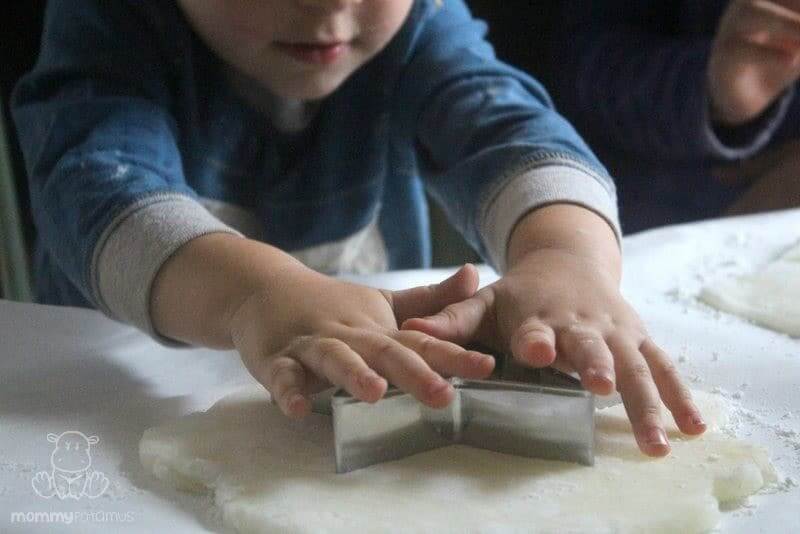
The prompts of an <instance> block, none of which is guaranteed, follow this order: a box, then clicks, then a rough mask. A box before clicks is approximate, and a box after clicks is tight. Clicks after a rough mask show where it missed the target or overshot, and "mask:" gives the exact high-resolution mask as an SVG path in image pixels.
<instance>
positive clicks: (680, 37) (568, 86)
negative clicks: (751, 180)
mask: <svg viewBox="0 0 800 534" xmlns="http://www.w3.org/2000/svg"><path fill="white" fill-rule="evenodd" d="M563 4H564V5H563V7H562V12H561V17H560V19H559V20H558V23H557V24H556V29H555V31H554V39H553V41H552V43H551V55H553V56H554V57H557V58H558V61H557V62H556V66H554V67H553V70H554V72H553V73H552V74H553V75H552V78H553V80H554V84H555V85H554V91H555V93H556V95H557V96H556V100H557V102H558V103H559V105H560V106H562V109H563V110H564V113H565V114H566V115H567V116H568V117H570V118H571V119H572V120H573V121H575V124H576V126H577V127H578V128H579V129H580V130H581V131H582V132H583V133H585V134H586V136H587V137H588V138H589V139H591V140H592V141H596V142H599V143H603V145H604V146H607V147H609V148H612V149H615V150H618V151H621V152H623V153H629V154H632V155H634V156H637V157H644V158H648V159H650V160H658V159H661V160H671V161H709V160H710V161H715V160H717V161H725V160H733V159H738V158H744V157H748V156H751V155H752V154H754V153H756V152H757V151H758V150H760V149H761V148H763V147H764V146H765V145H766V144H767V143H768V142H769V141H770V140H771V138H772V136H773V135H774V133H775V132H776V131H777V129H778V127H779V126H780V123H781V121H782V120H783V118H784V116H785V114H786V111H787V108H788V107H789V105H790V102H791V100H792V99H793V98H794V91H793V90H791V91H788V92H787V93H786V94H785V95H784V96H783V97H782V98H780V99H779V100H778V101H777V102H776V104H775V105H773V106H772V107H771V108H770V109H769V110H767V111H766V112H765V113H764V114H763V115H762V116H761V117H759V118H758V119H756V120H755V121H753V122H752V123H750V124H748V125H746V126H743V127H741V128H731V129H722V128H716V127H715V126H714V125H713V124H712V122H711V120H710V117H709V112H708V108H709V106H708V99H707V84H706V71H707V65H708V59H709V56H710V53H711V45H712V37H711V36H709V35H704V34H701V33H697V34H688V33H686V32H683V31H682V30H681V28H680V27H679V25H678V24H677V22H676V20H677V17H678V15H679V13H680V10H681V4H682V2H677V1H673V2H663V1H660V0H637V1H634V2H626V1H622V0H590V1H585V0H580V1H578V0H567V1H565V2H563ZM704 22H709V21H704ZM710 22H716V21H710Z"/></svg>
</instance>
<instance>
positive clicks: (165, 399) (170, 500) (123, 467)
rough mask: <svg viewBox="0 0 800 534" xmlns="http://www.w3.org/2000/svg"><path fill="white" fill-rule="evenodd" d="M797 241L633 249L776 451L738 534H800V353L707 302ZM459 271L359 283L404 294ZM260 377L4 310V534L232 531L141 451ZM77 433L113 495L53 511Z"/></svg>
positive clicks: (222, 360) (200, 356)
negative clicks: (703, 290)
mask: <svg viewBox="0 0 800 534" xmlns="http://www.w3.org/2000/svg"><path fill="white" fill-rule="evenodd" d="M797 240H800V210H795V211H791V212H783V213H778V214H772V215H763V216H756V217H747V218H737V219H728V220H719V221H711V222H706V223H701V224H692V225H686V226H677V227H669V228H664V229H660V230H656V231H652V232H647V233H644V234H640V235H636V236H632V237H629V238H626V240H625V243H624V248H625V256H626V261H625V277H624V282H623V289H624V292H625V294H626V296H627V297H628V298H629V299H630V300H631V301H632V302H633V304H634V305H635V306H636V308H637V309H638V310H639V312H640V313H641V315H642V316H643V318H644V319H645V321H646V323H647V324H648V326H649V328H650V331H651V333H652V334H653V336H654V337H655V338H656V340H657V341H658V342H659V343H660V344H661V345H662V346H663V347H664V348H666V349H667V350H668V351H669V352H670V353H671V354H672V356H673V358H674V359H675V360H676V361H677V362H678V366H679V368H680V370H681V371H682V372H683V374H684V375H685V376H686V378H687V379H688V380H689V381H690V382H691V384H692V386H693V387H696V388H699V389H704V390H716V391H717V392H719V393H721V394H725V395H727V396H729V397H730V398H731V399H732V400H733V402H734V403H736V404H737V408H736V410H735V413H734V415H735V422H736V429H737V434H738V435H739V436H740V437H741V438H743V439H747V440H750V441H753V442H756V443H760V444H762V445H763V446H765V447H766V448H767V449H768V450H769V452H770V456H771V458H772V459H773V462H774V464H775V466H776V467H777V468H778V470H779V471H780V473H781V487H780V488H778V489H774V490H773V491H772V492H770V493H765V494H761V495H757V496H755V497H752V498H751V499H749V501H748V502H747V503H743V504H742V505H741V506H740V507H738V508H735V509H732V510H729V511H728V512H726V513H725V517H724V520H723V523H722V525H721V528H720V530H721V531H723V532H731V533H752V532H770V533H772V532H800V514H798V512H797V509H798V505H800V488H798V487H797V485H794V486H793V485H792V483H793V482H795V483H800V433H799V432H798V431H799V430H800V341H797V340H792V339H790V338H788V337H786V336H782V335H779V334H776V333H773V332H770V331H768V330H764V329H762V328H759V327H756V326H754V325H751V324H748V323H746V322H745V321H742V320H740V319H738V318H735V317H732V316H729V315H725V314H721V313H718V312H714V311H713V310H710V309H709V308H707V307H705V306H704V305H702V304H700V303H698V302H697V301H696V299H695V296H696V294H697V292H698V290H699V288H700V287H701V286H702V285H703V284H704V283H706V282H707V281H709V280H712V279H714V278H715V277H718V276H726V275H729V274H731V273H737V272H747V271H749V270H752V269H755V268H757V267H758V266H759V265H761V264H763V263H764V262H765V261H767V259H769V258H770V257H772V256H774V255H776V254H777V253H779V252H780V251H781V250H782V249H785V248H786V247H787V246H789V245H790V244H792V243H793V242H795V241H797ZM450 272H451V270H428V271H407V272H398V273H389V274H385V275H380V276H373V277H367V278H357V280H360V281H362V282H364V283H368V284H372V285H377V286H382V287H387V288H402V287H408V286H410V285H415V284H421V283H431V282H433V281H437V280H440V279H442V278H444V277H445V276H446V275H447V274H449V273H450ZM482 274H483V275H485V280H484V282H488V281H490V280H491V279H492V275H491V273H490V271H489V270H487V269H482ZM249 381H250V379H249V378H248V376H247V375H246V373H245V372H244V371H243V369H242V367H241V365H240V363H239V362H238V358H237V356H236V355H235V354H234V353H230V352H215V351H211V350H196V349H193V350H187V349H180V350H174V349H166V348H164V347H161V346H159V345H157V344H156V343H154V342H153V341H151V340H149V339H147V338H145V337H144V336H143V335H141V334H139V333H137V332H135V331H134V330H132V329H131V328H129V327H126V326H123V325H121V324H118V323H115V322H113V321H110V320H108V319H106V318H104V317H102V316H101V315H100V314H98V313H95V312H92V311H88V310H81V309H71V308H55V307H48V306H39V305H28V304H17V303H11V302H8V301H2V300H0V429H1V431H0V532H100V531H106V530H111V531H113V532H118V531H124V532H161V531H165V530H166V529H170V531H171V532H206V531H209V530H215V529H218V528H219V523H218V520H217V518H215V517H214V516H213V512H212V509H213V506H212V504H211V500H210V498H209V497H207V496H206V497H197V496H191V495H187V494H183V493H180V492H177V491H175V490H172V489H170V488H168V487H166V486H164V485H163V484H161V483H158V482H157V481H155V480H153V479H152V478H151V477H149V476H148V475H147V474H146V473H144V472H143V471H142V469H141V468H140V466H139V461H138V454H137V446H138V440H139V437H140V436H141V434H142V432H143V431H144V430H145V429H146V428H148V427H150V426H153V425H157V424H159V423H162V422H164V421H166V420H168V419H170V418H173V417H177V416H180V415H182V414H186V413H189V412H192V411H196V410H200V409H205V408H207V407H208V406H209V405H210V404H211V403H212V402H213V401H214V400H215V399H217V398H218V397H219V396H221V395H223V394H225V393H226V392H228V391H231V390H233V389H235V388H237V387H239V386H241V385H242V384H244V383H248V382H249ZM69 430H74V431H80V432H82V433H84V434H85V435H86V436H97V437H98V438H99V440H100V441H99V443H97V444H95V445H92V449H91V451H92V463H91V466H92V469H94V470H96V471H100V472H102V473H103V474H105V475H106V476H107V478H108V479H109V481H110V486H109V489H108V490H107V491H106V492H105V493H104V494H103V495H102V496H101V497H99V498H96V499H89V498H88V497H85V496H84V497H83V498H81V499H78V500H74V499H67V500H59V499H58V497H53V498H50V499H44V498H42V497H40V496H39V495H37V494H36V493H35V492H34V490H33V487H32V485H31V480H32V478H33V477H34V476H35V475H36V473H37V472H40V471H47V470H49V469H50V455H51V453H52V452H53V444H52V443H50V442H48V440H47V435H48V433H52V434H61V433H62V432H65V431H69ZM70 520H71V521H72V523H71V524H67V523H68V522H69V521H70ZM12 521H15V522H12Z"/></svg>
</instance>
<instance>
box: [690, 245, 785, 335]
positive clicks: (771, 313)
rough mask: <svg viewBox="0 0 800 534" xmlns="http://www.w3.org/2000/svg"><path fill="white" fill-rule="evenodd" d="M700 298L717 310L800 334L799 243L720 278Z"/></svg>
mask: <svg viewBox="0 0 800 534" xmlns="http://www.w3.org/2000/svg"><path fill="white" fill-rule="evenodd" d="M700 300H702V301H703V302H705V303H706V304H708V305H710V306H712V307H714V308H717V309H719V310H721V311H724V312H728V313H733V314H735V315H739V316H740V317H744V318H745V319H749V320H751V321H753V322H754V323H756V324H759V325H761V326H764V327H767V328H771V329H773V330H776V331H778V332H781V333H784V334H788V335H790V336H792V337H800V243H798V244H796V245H794V246H793V247H792V248H791V249H789V251H787V252H786V253H784V254H783V255H782V256H780V257H779V258H777V259H775V260H773V261H772V262H770V263H769V264H767V265H766V266H765V267H764V268H763V269H762V270H761V271H759V272H756V273H754V274H749V275H745V276H739V277H735V278H729V279H726V280H720V281H718V282H715V283H713V284H711V285H710V286H708V287H706V288H704V289H703V291H702V292H701V293H700Z"/></svg>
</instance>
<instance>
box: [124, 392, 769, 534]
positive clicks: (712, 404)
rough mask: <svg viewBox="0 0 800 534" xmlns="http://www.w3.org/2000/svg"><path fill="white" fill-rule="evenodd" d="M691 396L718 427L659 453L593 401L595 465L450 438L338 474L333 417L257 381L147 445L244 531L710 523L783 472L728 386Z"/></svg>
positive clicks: (689, 526) (155, 465)
mask: <svg viewBox="0 0 800 534" xmlns="http://www.w3.org/2000/svg"><path fill="white" fill-rule="evenodd" d="M696 401H697V403H698V406H699V407H700V409H701V411H702V412H703V413H704V416H705V418H706V421H707V422H708V423H709V426H710V427H711V428H710V430H709V431H708V432H706V434H705V435H704V436H703V437H702V438H699V439H683V438H681V437H680V434H679V433H678V432H677V430H676V429H675V428H674V426H673V427H670V429H669V430H668V431H669V434H670V439H671V442H672V446H673V452H672V454H671V455H670V456H669V457H667V458H665V459H650V458H647V457H645V456H643V455H642V454H641V453H639V451H638V449H637V448H636V444H635V441H634V439H633V436H632V434H631V432H630V425H629V423H628V421H627V417H626V416H625V413H624V410H623V408H622V406H621V405H618V406H614V407H612V408H607V409H605V410H601V411H599V412H598V414H597V436H596V455H597V457H596V464H595V466H594V467H585V466H580V465H576V464H570V463H565V462H554V461H544V460H533V459H529V458H519V457H515V456H508V455H504V454H498V453H493V452H489V451H484V450H478V449H473V448H469V447H466V446H452V447H447V448H443V449H438V450H435V451H430V452H427V453H422V454H418V455H416V456H412V457H409V458H406V459H403V460H400V461H397V462H392V463H386V464H381V465H377V466H373V467H370V468H366V469H362V470H359V471H354V472H352V473H348V474H346V475H337V474H335V473H334V457H333V441H332V440H333V436H332V430H331V424H330V420H329V419H328V418H327V417H326V416H322V415H316V414H313V415H311V416H309V417H308V418H306V419H305V420H303V421H292V420H289V419H287V418H285V417H284V416H282V415H281V414H280V412H279V411H278V409H277V407H276V406H275V405H273V404H271V403H269V402H268V397H267V395H266V393H263V392H262V391H260V390H252V391H246V392H242V393H239V394H236V395H233V396H230V397H226V398H224V399H222V400H221V401H220V402H218V403H217V404H215V405H214V406H213V407H212V408H211V409H210V410H209V411H207V412H205V413H198V414H193V415H190V416H187V417H184V418H183V419H180V420H178V421H176V422H173V423H170V424H167V425H164V426H161V427H156V428H151V429H149V430H147V431H146V432H145V434H144V436H143V437H142V441H141V443H140V449H139V452H140V456H141V461H142V464H143V465H144V466H145V468H146V469H147V470H148V471H150V472H152V473H153V474H154V475H155V476H156V477H157V478H159V479H161V480H164V481H166V482H168V483H169V484H172V485H174V486H176V487H178V488H181V489H184V490H188V491H206V490H211V491H213V492H214V495H215V501H216V504H217V506H218V507H219V508H220V510H221V512H222V519H223V523H224V525H225V527H226V528H230V529H232V530H235V531H238V532H281V533H284V532H312V533H320V532H346V533H348V534H349V533H354V532H355V533H365V532H436V533H437V534H438V533H445V532H453V533H465V532H493V533H494V532H537V533H539V532H541V533H555V532H559V533H562V532H566V533H578V532H592V533H606V532H608V533H611V532H615V533H617V532H619V533H623V532H631V533H633V532H686V533H688V532H704V531H707V530H709V529H711V528H712V527H713V526H714V525H715V524H716V523H717V522H718V520H719V518H720V512H719V510H718V501H719V502H722V501H728V500H734V499H739V498H742V497H745V496H747V495H751V494H752V493H754V492H756V491H757V490H758V489H759V488H761V487H762V486H763V485H764V484H765V483H768V482H772V481H774V480H775V473H774V471H773V469H772V466H771V465H770V463H769V460H768V458H767V455H766V452H765V451H764V450H763V449H761V448H759V447H755V446H752V445H749V444H746V443H742V442H740V441H737V440H735V439H732V438H730V437H729V436H727V435H726V434H724V433H722V432H720V431H719V430H718V428H717V427H716V426H715V425H719V424H723V423H724V421H725V420H726V417H727V415H726V414H727V408H726V404H725V401H724V400H723V399H721V398H719V397H716V396H712V395H707V394H702V393H697V394H696ZM666 420H668V419H667V418H666V417H665V421H666Z"/></svg>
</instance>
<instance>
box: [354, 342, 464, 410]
mask: <svg viewBox="0 0 800 534" xmlns="http://www.w3.org/2000/svg"><path fill="white" fill-rule="evenodd" d="M347 343H348V344H350V346H351V347H352V348H353V350H355V351H356V352H357V353H358V354H360V355H361V357H362V358H364V360H365V361H366V362H367V365H369V366H370V367H371V368H372V369H374V370H375V371H377V372H378V373H379V374H380V375H381V376H383V377H385V378H386V379H387V380H388V381H389V382H390V383H391V384H393V385H394V386H397V387H398V388H400V389H402V390H403V391H406V392H408V393H410V394H411V395H413V396H414V397H415V398H416V399H418V400H419V401H420V402H422V403H424V404H427V405H428V406H431V407H432V408H443V407H445V406H447V405H448V404H450V402H451V401H452V400H453V396H454V395H455V391H454V390H453V386H451V385H450V383H449V382H448V381H447V380H445V379H444V378H442V377H441V376H439V374H437V373H436V372H435V371H434V370H433V369H431V368H430V366H429V365H428V364H427V363H426V362H425V360H423V359H422V356H420V355H419V354H417V353H416V352H414V351H413V350H411V349H409V348H408V347H405V346H403V345H402V344H401V343H400V342H398V341H396V340H394V339H392V338H391V337H389V336H387V335H384V334H380V333H377V332H373V331H367V330H354V331H353V334H352V335H351V336H348V338H347Z"/></svg>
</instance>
